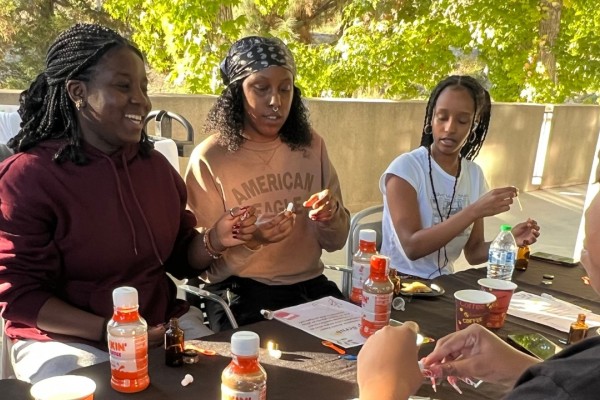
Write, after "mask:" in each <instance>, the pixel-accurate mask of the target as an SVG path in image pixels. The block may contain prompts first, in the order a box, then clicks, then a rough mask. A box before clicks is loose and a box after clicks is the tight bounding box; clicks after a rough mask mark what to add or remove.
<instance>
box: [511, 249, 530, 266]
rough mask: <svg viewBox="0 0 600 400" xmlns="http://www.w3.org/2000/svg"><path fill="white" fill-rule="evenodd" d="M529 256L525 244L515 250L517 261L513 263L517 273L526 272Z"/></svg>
mask: <svg viewBox="0 0 600 400" xmlns="http://www.w3.org/2000/svg"><path fill="white" fill-rule="evenodd" d="M530 254H531V252H530V250H529V246H527V245H526V244H524V245H522V246H519V248H518V249H517V261H515V269H517V270H519V271H527V267H528V266H529V255H530Z"/></svg>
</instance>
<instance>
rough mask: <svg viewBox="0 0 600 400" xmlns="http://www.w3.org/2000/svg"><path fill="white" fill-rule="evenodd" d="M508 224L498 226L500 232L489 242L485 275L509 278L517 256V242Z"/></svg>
mask: <svg viewBox="0 0 600 400" xmlns="http://www.w3.org/2000/svg"><path fill="white" fill-rule="evenodd" d="M511 229H512V227H511V226H510V225H502V226H500V233H498V236H496V239H494V241H493V242H492V243H491V244H490V252H489V257H488V267H487V277H488V278H495V279H504V280H506V281H509V280H511V278H512V274H513V271H514V270H515V260H516V258H517V242H516V241H515V237H514V236H513V234H512V232H511Z"/></svg>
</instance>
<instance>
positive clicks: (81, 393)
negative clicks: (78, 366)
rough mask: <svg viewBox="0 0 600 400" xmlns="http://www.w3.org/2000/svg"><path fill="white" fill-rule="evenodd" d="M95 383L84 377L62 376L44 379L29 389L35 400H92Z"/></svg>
mask: <svg viewBox="0 0 600 400" xmlns="http://www.w3.org/2000/svg"><path fill="white" fill-rule="evenodd" d="M95 391H96V383H95V382H94V381H93V380H91V379H90V378H87V377H85V376H79V375H63V376H54V377H52V378H46V379H43V380H41V381H39V382H38V383H36V384H34V385H33V386H32V387H31V391H30V393H31V396H33V398H34V399H35V400H93V399H94V392H95Z"/></svg>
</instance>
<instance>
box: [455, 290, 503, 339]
mask: <svg viewBox="0 0 600 400" xmlns="http://www.w3.org/2000/svg"><path fill="white" fill-rule="evenodd" d="M454 298H455V299H456V330H457V331H459V330H461V329H465V328H466V327H467V326H469V325H471V324H480V325H483V326H485V324H486V322H487V319H488V317H489V315H490V306H491V305H492V303H493V302H495V301H496V296H494V295H493V294H491V293H488V292H485V291H483V290H472V289H465V290H459V291H457V292H455V293H454Z"/></svg>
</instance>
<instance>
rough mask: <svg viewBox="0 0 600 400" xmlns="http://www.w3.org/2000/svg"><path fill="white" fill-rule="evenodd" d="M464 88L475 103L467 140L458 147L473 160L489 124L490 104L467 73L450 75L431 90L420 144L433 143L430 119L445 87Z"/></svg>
mask: <svg viewBox="0 0 600 400" xmlns="http://www.w3.org/2000/svg"><path fill="white" fill-rule="evenodd" d="M449 87H451V88H457V87H460V88H465V89H466V90H467V91H468V92H469V94H470V95H471V97H472V98H473V102H474V103H475V114H474V115H473V121H472V123H471V133H470V135H469V138H468V140H467V141H466V143H465V144H464V146H463V147H462V149H460V155H461V157H463V158H466V159H467V160H473V159H475V157H477V155H478V154H479V150H480V149H481V146H482V145H483V142H484V141H485V137H486V135H487V131H488V127H489V124H490V116H491V109H492V104H491V101H490V94H489V93H488V91H487V90H485V89H484V88H483V86H481V84H480V83H479V82H477V80H476V79H475V78H473V77H470V76H467V75H452V76H449V77H447V78H446V79H444V80H443V81H441V82H440V83H438V84H437V86H436V87H435V88H434V89H433V91H432V92H431V95H430V96H429V100H428V101H427V108H426V111H425V121H424V123H423V133H422V135H421V146H425V147H429V146H431V144H432V143H433V135H432V131H431V121H432V119H433V111H434V109H435V106H436V103H437V100H438V97H439V96H440V94H441V93H442V91H443V90H444V89H446V88H449Z"/></svg>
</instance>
